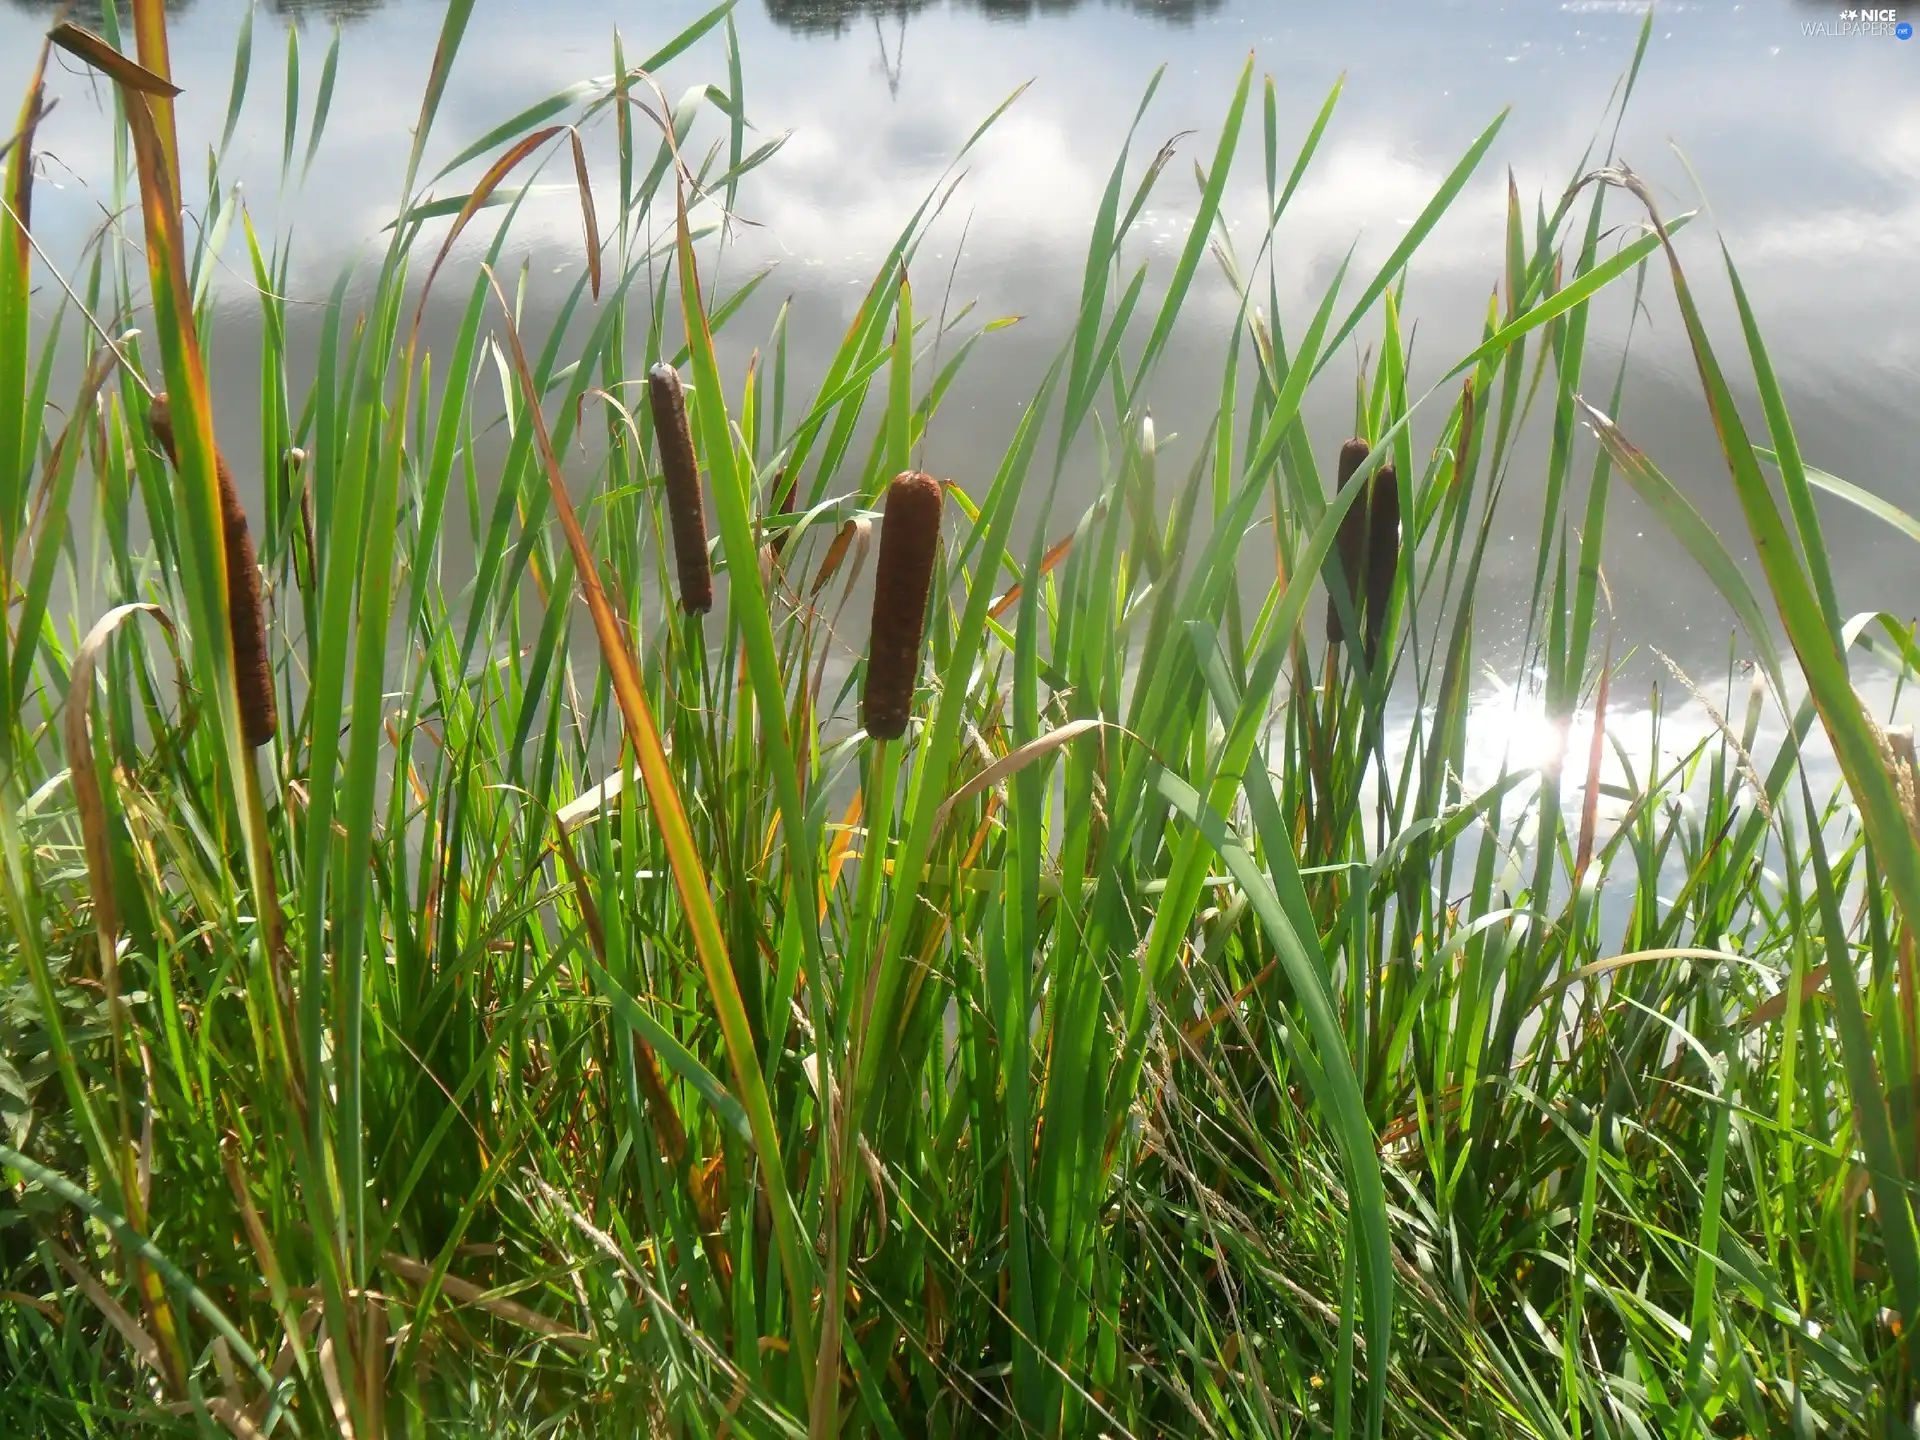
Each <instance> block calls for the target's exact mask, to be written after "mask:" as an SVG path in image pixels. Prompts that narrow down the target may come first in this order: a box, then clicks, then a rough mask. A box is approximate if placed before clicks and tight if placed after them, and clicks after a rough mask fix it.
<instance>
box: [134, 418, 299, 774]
mask: <svg viewBox="0 0 1920 1440" xmlns="http://www.w3.org/2000/svg"><path fill="white" fill-rule="evenodd" d="M147 428H148V429H149V430H151V431H152V432H153V438H154V439H156V440H158V441H159V442H160V448H161V449H162V450H164V451H166V453H167V459H168V460H169V461H171V462H172V464H173V467H174V468H175V469H176V470H177V469H179V468H180V451H179V448H178V447H177V446H176V445H175V443H174V435H173V409H172V407H171V406H170V405H168V403H167V397H166V396H165V395H156V396H154V397H153V403H152V404H151V405H149V406H148V407H147ZM213 464H214V473H215V475H216V476H218V478H219V482H220V529H221V532H222V540H223V541H224V543H225V545H226V550H227V624H228V626H229V631H230V636H231V639H232V644H233V678H234V685H235V688H236V689H238V691H239V692H240V731H241V734H242V735H244V736H245V737H246V741H247V744H249V745H252V746H254V747H255V748H256V749H257V748H258V747H260V746H262V745H264V744H266V743H267V742H268V741H269V740H271V739H273V732H274V729H275V728H276V726H277V724H278V721H279V717H278V715H277V714H276V712H275V709H274V702H273V666H272V665H271V664H270V663H269V662H268V659H267V611H266V606H265V604H264V603H263V602H262V600H261V598H260V570H259V568H258V567H257V566H256V565H255V564H254V563H253V536H252V534H251V533H249V531H248V529H247V512H246V510H245V508H243V507H242V506H241V504H240V491H239V490H238V489H237V488H236V487H235V485H234V483H233V471H232V470H230V469H228V468H227V457H226V456H224V455H222V454H221V453H220V452H219V451H218V450H217V449H216V450H215V451H214V454H213Z"/></svg>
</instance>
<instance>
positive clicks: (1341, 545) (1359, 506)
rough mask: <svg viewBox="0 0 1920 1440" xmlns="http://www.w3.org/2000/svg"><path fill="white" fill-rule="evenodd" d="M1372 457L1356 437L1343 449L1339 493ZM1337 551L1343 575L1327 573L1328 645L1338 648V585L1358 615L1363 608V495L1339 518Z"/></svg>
mask: <svg viewBox="0 0 1920 1440" xmlns="http://www.w3.org/2000/svg"><path fill="white" fill-rule="evenodd" d="M1370 453H1372V452H1371V451H1370V450H1369V449H1368V447H1367V442H1366V441H1364V440H1362V439H1360V438H1359V437H1358V436H1355V437H1354V438H1353V439H1351V440H1349V441H1347V443H1346V444H1344V445H1342V446H1341V447H1340V470H1339V475H1340V489H1342V490H1344V489H1346V488H1347V486H1348V485H1349V484H1350V483H1352V480H1353V472H1354V471H1356V470H1358V469H1359V468H1360V467H1361V466H1362V465H1364V464H1365V463H1366V461H1367V456H1368V455H1369V454H1370ZM1334 551H1335V553H1336V554H1338V555H1339V557H1340V573H1339V575H1338V576H1335V575H1334V574H1333V572H1332V571H1328V572H1327V576H1326V580H1327V643H1328V644H1329V645H1338V644H1339V643H1340V642H1341V641H1342V640H1344V639H1345V638H1346V630H1345V627H1343V626H1342V625H1341V623H1340V605H1339V601H1338V599H1337V596H1336V592H1335V590H1334V588H1333V587H1334V586H1336V585H1344V586H1345V587H1346V594H1347V595H1348V596H1350V597H1352V600H1353V605H1354V609H1355V610H1356V612H1357V611H1358V609H1359V606H1360V566H1361V564H1362V563H1363V562H1364V561H1365V559H1366V554H1367V497H1366V496H1364V495H1362V496H1361V497H1359V498H1358V499H1357V500H1355V501H1354V502H1353V504H1352V505H1350V506H1349V507H1347V513H1346V514H1345V515H1342V516H1341V517H1340V533H1339V534H1338V535H1336V536H1335V537H1334Z"/></svg>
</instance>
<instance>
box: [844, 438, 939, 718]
mask: <svg viewBox="0 0 1920 1440" xmlns="http://www.w3.org/2000/svg"><path fill="white" fill-rule="evenodd" d="M942 499H943V495H942V492H941V489H940V482H939V481H938V480H935V479H934V478H933V477H932V476H930V475H922V474H919V473H917V472H914V471H909V472H907V473H906V474H903V475H901V476H899V477H898V478H897V479H896V480H895V481H894V482H893V484H892V485H890V486H888V487H887V504H886V511H885V514H884V516H883V518H882V519H881V521H880V560H879V563H878V565H877V566H876V567H875V569H874V574H873V633H872V636H871V638H870V640H869V642H868V647H867V690H866V695H865V697H864V700H863V702H862V705H861V719H862V720H863V722H864V723H865V725H866V727H867V733H868V734H869V735H871V736H873V737H874V739H876V740H897V739H899V738H900V737H901V736H902V735H904V734H905V733H906V730H907V716H908V715H909V714H910V713H911V712H912V710H913V683H914V680H915V679H916V678H917V677H918V675H919V672H920V637H921V635H922V633H923V631H924V630H925V628H926V620H927V592H928V589H929V588H930V587H931V585H932V583H933V557H934V551H935V550H936V549H937V548H938V547H939V544H940V503H941V500H942Z"/></svg>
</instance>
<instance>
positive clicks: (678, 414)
mask: <svg viewBox="0 0 1920 1440" xmlns="http://www.w3.org/2000/svg"><path fill="white" fill-rule="evenodd" d="M647 399H648V400H649V401H650V402H651V403H652V405H653V429H654V434H655V436H656V437H657V438H658V440H659V442H660V468H661V469H662V470H664V471H665V472H666V476H667V520H668V521H669V522H670V525H671V527H672V530H673V561H674V564H675V565H676V566H677V567H678V568H679V571H680V608H681V609H682V610H684V611H686V612H687V613H688V614H689V615H704V614H706V613H707V611H709V610H711V609H712V608H713V566H712V563H711V562H710V561H709V560H708V559H707V517H706V514H705V512H704V511H703V510H702V508H701V502H700V466H699V464H698V462H697V461H695V460H694V458H693V432H692V431H691V430H689V429H688V428H687V397H686V392H684V391H683V390H681V388H680V372H679V371H677V370H675V369H674V368H673V367H672V366H671V365H668V364H666V363H665V362H664V361H663V362H662V363H661V364H658V365H656V366H654V367H653V369H651V370H649V371H648V372H647Z"/></svg>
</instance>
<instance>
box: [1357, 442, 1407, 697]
mask: <svg viewBox="0 0 1920 1440" xmlns="http://www.w3.org/2000/svg"><path fill="white" fill-rule="evenodd" d="M1354 508H1355V509H1358V508H1359V507H1358V506H1357V505H1356V506H1355V507H1354ZM1365 564H1366V573H1367V586H1366V589H1367V615H1366V621H1365V624H1366V652H1367V668H1368V669H1372V668H1373V662H1374V659H1375V657H1376V656H1378V655H1379V653H1380V632H1381V631H1382V630H1384V629H1385V628H1386V624H1387V607H1388V605H1389V604H1390V603H1391V602H1392V600H1393V577H1394V574H1395V572H1397V571H1398V570H1399V568H1400V477H1399V476H1398V475H1396V474H1395V473H1394V469H1393V465H1392V462H1388V463H1387V464H1385V465H1382V466H1381V467H1380V468H1379V469H1378V470H1376V471H1374V472H1373V481H1372V484H1371V493H1370V494H1369V495H1368V496H1367V558H1366V562H1365Z"/></svg>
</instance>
